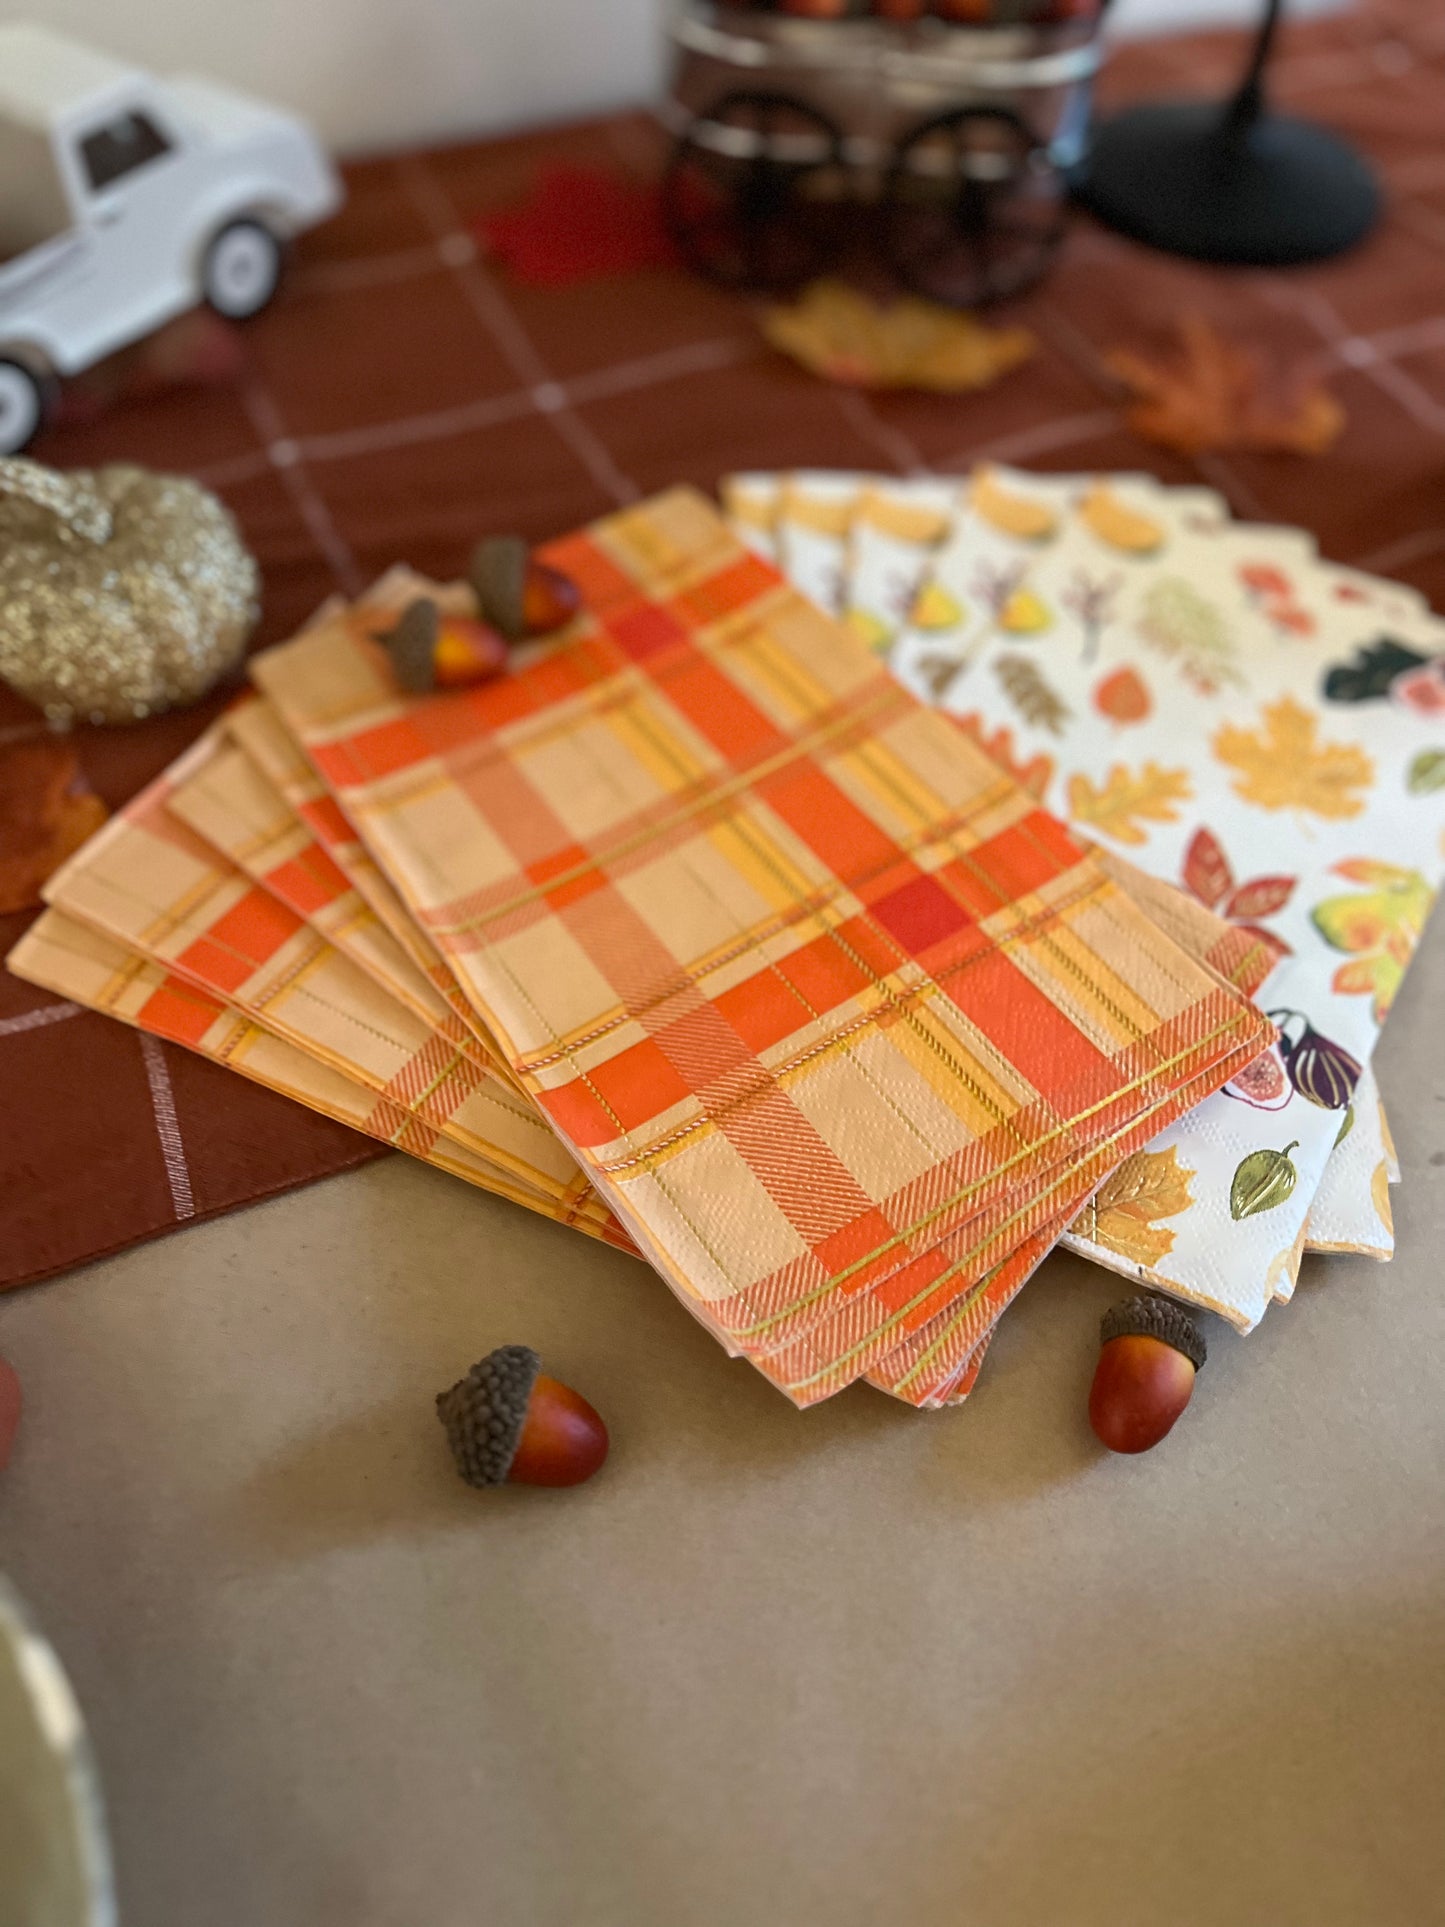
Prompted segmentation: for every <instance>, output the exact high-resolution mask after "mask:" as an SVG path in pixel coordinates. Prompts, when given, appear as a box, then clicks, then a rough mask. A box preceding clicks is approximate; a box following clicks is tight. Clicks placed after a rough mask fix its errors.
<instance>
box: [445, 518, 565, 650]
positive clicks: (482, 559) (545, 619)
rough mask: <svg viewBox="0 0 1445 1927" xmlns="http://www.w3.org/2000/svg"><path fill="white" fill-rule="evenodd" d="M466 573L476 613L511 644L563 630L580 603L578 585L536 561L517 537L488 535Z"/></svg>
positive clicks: (545, 564)
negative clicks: (475, 601)
mask: <svg viewBox="0 0 1445 1927" xmlns="http://www.w3.org/2000/svg"><path fill="white" fill-rule="evenodd" d="M467 573H468V578H469V580H470V582H471V585H472V591H473V593H474V594H475V596H476V598H477V608H478V610H479V611H480V613H481V615H482V616H483V618H484V619H485V620H486V621H487V622H490V623H494V624H495V625H496V627H497V628H498V629H500V630H501V632H502V634H503V635H504V636H506V637H508V638H509V639H510V640H511V641H513V642H521V641H523V640H526V639H529V638H531V637H533V636H550V635H552V634H553V633H554V631H556V630H558V629H565V628H566V626H567V624H568V623H569V622H571V620H572V619H573V617H574V616H575V615H576V614H577V612H578V610H579V609H580V608H581V607H582V596H581V592H580V591H579V589H578V587H577V584H576V583H575V582H573V581H572V579H571V578H570V576H565V575H563V573H562V571H561V570H560V569H553V568H551V567H549V566H548V564H547V563H545V562H539V561H538V560H537V559H536V557H535V556H534V555H533V554H532V551H531V549H530V548H529V547H528V546H527V544H526V542H524V541H523V539H522V537H521V536H520V535H493V536H489V537H488V539H487V540H486V541H485V542H482V543H480V544H479V545H478V546H477V548H476V550H475V551H474V553H473V555H472V561H471V567H470V569H469V570H468V572H467Z"/></svg>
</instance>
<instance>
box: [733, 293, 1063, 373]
mask: <svg viewBox="0 0 1445 1927" xmlns="http://www.w3.org/2000/svg"><path fill="white" fill-rule="evenodd" d="M762 330H763V333H764V335H765V336H766V337H767V339H768V340H769V341H770V342H771V343H772V345H773V347H775V348H779V349H781V350H782V352H783V353H784V354H785V355H791V356H792V358H793V360H794V361H797V362H801V363H802V365H803V367H805V368H807V369H809V370H810V371H811V372H812V373H813V374H815V375H821V376H822V377H823V378H824V380H825V381H835V382H838V383H840V384H841V385H843V386H844V387H849V388H924V389H930V390H932V391H934V392H936V393H938V394H945V395H957V394H963V393H966V392H967V391H968V390H970V389H975V388H987V387H989V386H990V385H991V384H992V383H993V382H995V381H997V380H998V379H999V377H1000V376H1001V375H1006V374H1007V373H1008V372H1009V370H1010V369H1012V368H1017V367H1018V365H1019V363H1020V362H1024V361H1027V360H1028V359H1029V357H1030V356H1031V355H1032V354H1033V352H1034V349H1035V346H1036V343H1035V341H1034V338H1033V336H1032V335H1031V334H1029V333H1028V332H1027V331H1026V330H1025V329H1023V328H989V327H985V325H984V324H983V322H981V321H975V320H974V318H973V316H972V315H967V314H956V313H954V311H953V310H952V309H951V308H940V307H937V306H936V305H935V304H934V303H933V302H931V301H918V300H914V299H912V298H908V299H905V300H901V301H893V302H890V303H888V304H887V305H886V306H880V305H879V304H878V303H877V302H875V301H872V300H870V299H869V297H868V296H867V295H866V294H863V293H861V292H860V291H859V290H858V289H857V288H853V287H850V286H849V285H848V283H847V282H846V281H815V282H813V283H812V285H811V286H810V287H808V288H806V289H805V290H804V291H803V293H802V295H801V296H800V298H799V299H798V301H797V302H796V303H795V304H794V305H793V306H792V307H790V308H769V309H768V310H767V311H766V312H765V313H764V315H763V319H762Z"/></svg>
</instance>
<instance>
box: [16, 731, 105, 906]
mask: <svg viewBox="0 0 1445 1927" xmlns="http://www.w3.org/2000/svg"><path fill="white" fill-rule="evenodd" d="M105 818H106V808H105V805H104V803H102V802H101V800H100V798H99V797H98V796H97V795H96V794H95V793H94V791H93V790H92V789H91V788H90V785H89V784H88V783H87V782H86V781H85V778H84V777H83V776H82V775H81V773H80V765H79V763H78V762H77V760H76V755H75V751H74V750H73V749H72V748H71V747H70V745H69V744H68V743H56V742H44V741H42V742H37V743H16V744H14V745H13V746H12V747H11V748H9V749H4V750H0V914H5V913H7V912H9V911H11V910H30V909H33V908H34V907H35V905H36V904H37V903H39V901H40V892H41V889H42V888H43V886H44V884H45V882H46V880H47V878H49V877H50V876H52V875H53V874H54V872H55V871H56V870H58V869H59V868H60V866H61V864H62V863H64V861H65V859H66V858H67V857H68V856H70V855H71V854H72V852H73V851H75V850H78V849H79V848H80V846H81V844H82V843H84V842H85V840H86V838H87V837H89V836H92V835H93V834H94V833H95V831H96V830H98V829H99V828H100V826H101V824H102V823H103V822H104V821H105Z"/></svg>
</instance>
